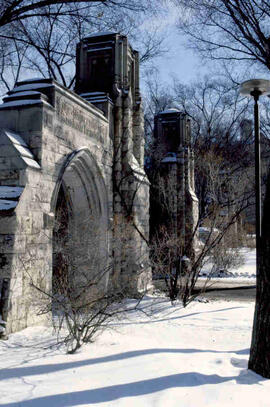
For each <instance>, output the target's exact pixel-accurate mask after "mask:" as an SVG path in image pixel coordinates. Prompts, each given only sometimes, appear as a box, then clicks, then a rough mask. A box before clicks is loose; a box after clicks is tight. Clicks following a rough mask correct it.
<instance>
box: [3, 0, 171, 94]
mask: <svg viewBox="0 0 270 407" xmlns="http://www.w3.org/2000/svg"><path fill="white" fill-rule="evenodd" d="M21 3H24V2H21ZM36 3H38V2H36ZM45 3H46V2H44V4H43V2H42V7H41V6H40V7H38V8H37V11H36V13H34V12H33V13H30V14H29V13H26V15H25V18H24V15H23V18H20V14H18V16H17V19H15V20H13V19H12V21H11V22H9V23H6V25H5V26H4V27H3V28H2V29H1V26H0V56H1V59H0V68H1V72H2V80H3V82H2V87H3V90H9V89H10V88H12V87H13V86H14V79H16V80H18V79H21V78H22V76H23V75H25V73H28V75H29V73H31V74H32V75H33V74H34V75H39V76H42V77H48V76H49V77H52V78H53V79H56V80H57V81H58V82H60V83H62V84H63V85H64V86H66V87H69V88H72V86H73V84H74V79H75V52H76V43H78V42H79V41H80V40H81V39H82V38H83V37H85V36H87V35H89V33H93V32H100V31H102V32H103V31H115V32H121V33H122V34H124V35H128V36H129V39H130V40H131V41H132V43H133V44H134V45H135V46H136V48H137V49H138V51H139V52H140V55H141V61H142V62H146V61H148V60H149V59H151V58H153V57H156V56H158V55H160V53H162V52H164V49H163V47H162V42H163V38H162V37H161V36H160V34H159V33H158V30H157V29H156V28H155V27H153V29H151V30H149V29H146V28H144V27H143V24H140V26H139V27H138V24H137V22H138V20H140V22H141V23H142V22H143V21H147V20H149V19H151V18H152V17H153V16H154V15H156V14H157V13H158V11H159V10H161V8H162V5H161V4H160V2H157V0H149V1H148V2H147V6H146V4H145V2H144V1H141V0H140V1H136V2H135V1H133V0H121V1H117V2H114V1H110V0H108V1H93V2H91V1H90V2H55V3H50V2H48V4H47V3H46V4H45ZM33 4H35V3H33ZM39 4H41V3H39ZM11 11H12V10H10V12H11ZM14 18H15V17H14ZM11 72H12V75H10V73H11Z"/></svg>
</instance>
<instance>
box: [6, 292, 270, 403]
mask: <svg viewBox="0 0 270 407" xmlns="http://www.w3.org/2000/svg"><path fill="white" fill-rule="evenodd" d="M141 306H142V308H143V310H144V312H146V313H148V314H149V316H147V315H145V314H144V313H141V312H139V311H136V312H135V311H134V312H132V313H131V314H130V315H129V317H128V318H125V319H123V320H122V321H116V322H115V323H114V324H112V326H111V330H109V331H105V332H103V334H102V335H101V336H99V337H98V339H97V340H96V342H95V343H93V344H89V345H85V346H84V347H83V348H82V349H81V350H80V351H79V352H78V353H76V354H75V355H66V354H65V353H64V351H63V349H62V348H61V347H55V346H53V344H54V340H55V338H54V337H53V335H51V333H50V329H49V328H45V327H34V328H27V329H26V330H24V331H22V332H19V333H16V334H13V335H10V338H9V340H8V341H3V342H2V343H1V344H0V352H1V368H2V371H1V373H0V377H1V379H2V380H1V384H0V394H1V401H0V405H4V406H9V407H13V406H14V407H15V406H21V407H32V406H33V407H34V406H35V407H36V406H39V407H48V406H50V407H68V406H89V405H91V406H100V407H105V406H106V407H116V406H117V407H126V406H129V407H138V406H147V407H152V406H153V407H154V406H155V407H164V406H166V407H179V406H181V407H194V406H200V407H213V406H218V407H225V406H226V407H229V406H230V407H231V406H232V407H233V406H235V407H236V406H237V407H238V406H240V405H245V407H248V406H250V407H251V406H256V407H259V406H261V407H262V406H264V407H266V406H268V405H269V391H270V381H269V380H265V379H263V378H262V377H261V376H259V375H257V374H255V373H253V372H252V371H249V370H247V362H248V353H249V344H250V338H251V326H252V317H253V308H254V305H253V303H251V302H247V303H243V302H241V303H238V302H212V303H200V302H193V303H192V304H191V305H190V306H189V307H188V308H186V309H183V308H182V307H181V306H180V305H179V304H177V305H176V306H171V304H170V302H168V301H167V300H166V299H163V298H158V297H156V298H154V297H147V298H146V299H145V300H144V301H143V303H142V305H141Z"/></svg>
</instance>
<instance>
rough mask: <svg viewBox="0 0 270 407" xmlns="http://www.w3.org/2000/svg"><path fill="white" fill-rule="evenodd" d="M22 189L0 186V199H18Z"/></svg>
mask: <svg viewBox="0 0 270 407" xmlns="http://www.w3.org/2000/svg"><path fill="white" fill-rule="evenodd" d="M23 190H24V188H23V187H10V186H3V185H1V186H0V199H2V198H19V197H20V196H21V194H22V192H23Z"/></svg>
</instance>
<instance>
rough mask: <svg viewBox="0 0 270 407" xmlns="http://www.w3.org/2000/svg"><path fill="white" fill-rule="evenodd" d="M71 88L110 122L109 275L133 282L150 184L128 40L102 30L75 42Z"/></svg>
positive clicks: (135, 60)
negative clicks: (111, 238) (111, 263)
mask: <svg viewBox="0 0 270 407" xmlns="http://www.w3.org/2000/svg"><path fill="white" fill-rule="evenodd" d="M75 90H76V92H77V93H78V94H79V95H80V96H81V97H83V98H84V99H86V100H87V101H89V102H91V103H92V104H94V105H95V106H96V107H98V108H99V109H101V110H102V111H103V112H104V114H105V115H106V117H107V118H108V119H109V123H110V135H111V137H112V139H113V145H114V183H113V197H114V201H113V207H114V227H113V230H114V255H115V256H116V257H115V270H114V272H115V276H117V278H116V280H117V281H118V282H119V281H122V280H124V282H125V284H126V280H127V279H129V280H130V283H131V282H132V284H134V283H135V280H134V279H133V280H132V279H130V276H129V275H128V274H129V273H130V274H131V275H132V274H133V275H134V273H135V274H136V273H139V274H140V271H141V270H143V269H145V267H146V264H147V262H148V260H147V258H148V254H147V253H148V249H147V241H148V235H149V226H148V223H149V203H148V200H149V198H148V194H149V192H148V190H149V182H148V179H147V177H146V174H145V172H144V119H143V112H142V108H141V95H140V88H139V55H138V52H137V51H135V50H133V49H132V48H131V46H130V44H129V43H128V40H127V37H125V36H123V35H120V34H117V33H111V32H105V33H101V34H99V35H98V36H89V37H87V38H85V39H84V40H83V41H82V42H80V43H79V44H78V46H77V71H76V85H75ZM139 190H140V193H138V191H139ZM142 197H143V199H142ZM142 237H143V238H142ZM134 242H137V245H136V244H135V245H134ZM147 269H148V274H149V275H150V268H149V266H148V268H147ZM126 270H129V273H127V272H126ZM119 276H122V277H120V278H119ZM135 284H136V283H135ZM139 286H140V284H139ZM130 288H131V290H132V287H130Z"/></svg>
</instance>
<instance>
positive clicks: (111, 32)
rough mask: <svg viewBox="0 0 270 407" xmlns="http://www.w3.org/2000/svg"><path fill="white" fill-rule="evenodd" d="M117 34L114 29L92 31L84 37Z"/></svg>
mask: <svg viewBox="0 0 270 407" xmlns="http://www.w3.org/2000/svg"><path fill="white" fill-rule="evenodd" d="M114 34H117V33H116V32H114V31H103V32H97V33H92V34H89V35H87V36H86V38H85V39H87V38H92V37H103V36H104V35H114Z"/></svg>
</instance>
